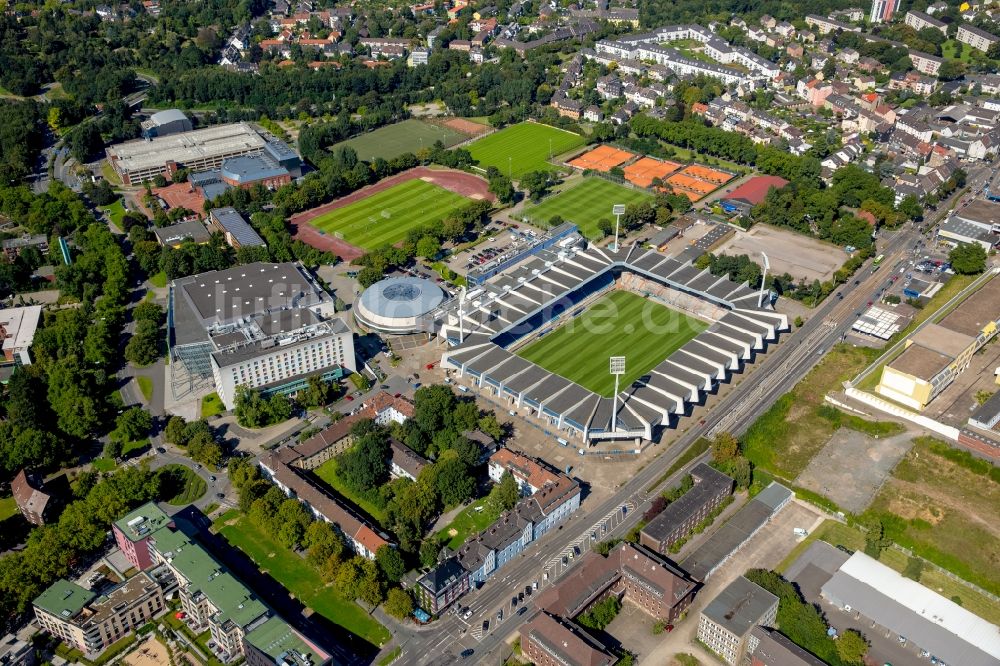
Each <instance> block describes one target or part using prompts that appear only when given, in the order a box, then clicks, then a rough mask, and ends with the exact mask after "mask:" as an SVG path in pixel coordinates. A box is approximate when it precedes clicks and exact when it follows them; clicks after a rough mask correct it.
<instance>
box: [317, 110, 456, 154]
mask: <svg viewBox="0 0 1000 666" xmlns="http://www.w3.org/2000/svg"><path fill="white" fill-rule="evenodd" d="M468 138H469V137H468V136H467V135H465V134H463V133H462V132H459V131H457V130H453V129H451V128H448V127H438V126H437V125H432V124H430V123H425V122H424V121H422V120H416V119H413V118H410V119H408V120H404V121H402V122H399V123H394V124H392V125H386V126H385V127H380V128H378V129H377V130H374V131H371V132H368V133H367V134H362V135H361V136H356V137H354V138H352V139H347V140H346V141H341V142H340V143H336V144H334V145H332V146H330V150H331V151H336V150H337V149H339V148H344V147H348V146H349V147H351V148H353V149H354V152H356V153H357V154H358V157H359V158H360V159H363V160H367V161H372V160H374V159H375V158H376V157H381V158H382V159H385V160H391V159H393V158H394V157H399V156H400V155H402V154H403V153H416V152H417V151H418V150H420V149H421V148H430V147H431V146H433V145H434V142H435V141H440V142H441V143H443V144H444V147H445V148H450V147H451V146H454V145H455V144H457V143H461V142H463V141H465V140H466V139H468Z"/></svg>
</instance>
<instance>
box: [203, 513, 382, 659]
mask: <svg viewBox="0 0 1000 666" xmlns="http://www.w3.org/2000/svg"><path fill="white" fill-rule="evenodd" d="M215 526H216V527H217V528H219V531H220V532H221V533H222V535H223V536H224V537H225V538H226V539H227V540H228V541H229V543H231V544H232V545H233V546H235V547H237V548H239V549H240V550H242V551H243V552H244V553H246V554H247V555H248V556H249V557H250V558H251V559H252V560H253V561H254V562H256V563H257V565H258V566H259V567H260V568H261V569H262V570H265V571H266V572H267V573H269V574H270V575H271V576H272V577H273V578H274V579H275V580H276V581H278V582H279V583H280V584H281V585H282V586H283V587H285V588H286V589H287V590H288V591H289V592H291V593H292V594H294V595H295V597H296V598H297V599H300V600H301V601H302V603H304V604H305V605H306V606H308V607H309V608H311V609H312V610H313V611H314V612H317V613H319V614H320V615H322V616H323V617H325V618H326V619H328V620H329V621H331V622H333V623H334V624H336V625H338V626H341V627H343V628H344V629H346V630H348V631H350V632H351V633H353V634H356V635H357V636H360V637H361V638H363V639H364V640H366V641H368V642H369V643H371V644H372V645H375V646H381V645H383V644H385V642H386V641H388V640H389V638H390V636H389V632H388V631H386V629H385V627H383V626H382V625H381V624H379V623H378V622H377V621H376V620H375V619H374V618H372V617H371V616H370V615H368V613H366V612H365V611H364V609H362V608H361V607H360V606H358V605H357V604H356V603H354V601H353V600H350V599H345V598H344V597H342V596H341V595H340V594H339V593H338V591H337V588H335V587H328V586H327V585H325V584H324V583H323V581H322V580H321V579H320V577H319V575H318V574H317V573H316V570H315V569H313V568H312V567H310V566H309V564H308V563H306V561H305V560H303V559H302V558H301V557H299V556H297V555H295V554H294V553H292V552H291V551H289V550H288V549H286V548H284V547H282V546H281V545H279V544H277V543H275V542H274V541H273V540H272V539H271V538H270V537H269V536H267V535H266V534H264V532H262V531H261V530H260V529H259V528H258V527H257V526H256V525H254V524H253V523H252V522H251V521H249V520H247V519H246V517H242V516H240V515H239V513H238V512H237V511H235V510H234V511H229V512H227V513H225V514H223V515H222V517H221V518H219V519H218V520H217V521H215Z"/></svg>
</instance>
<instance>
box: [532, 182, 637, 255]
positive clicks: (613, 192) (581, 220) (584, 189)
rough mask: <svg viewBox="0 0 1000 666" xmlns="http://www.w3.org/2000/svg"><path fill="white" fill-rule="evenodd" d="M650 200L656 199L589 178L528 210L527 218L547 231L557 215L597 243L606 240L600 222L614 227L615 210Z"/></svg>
mask: <svg viewBox="0 0 1000 666" xmlns="http://www.w3.org/2000/svg"><path fill="white" fill-rule="evenodd" d="M648 199H652V196H651V195H650V194H647V193H646V192H643V191H641V190H633V189H629V188H627V187H622V186H621V185H616V184H615V183H612V182H609V181H607V180H604V179H603V178H585V179H584V180H583V182H582V183H580V184H579V185H576V186H574V187H571V188H570V189H568V190H566V191H565V192H560V193H559V194H556V195H555V196H552V197H549V198H548V199H546V200H545V201H543V202H542V203H540V204H538V205H537V206H532V207H531V208H529V209H527V210H526V211H524V216H525V217H526V218H528V220H526V221H528V222H530V223H532V224H540V225H541V226H543V227H545V226H548V223H549V220H551V219H552V217H553V216H554V215H558V216H559V217H561V218H562V219H563V220H564V221H566V222H575V223H576V225H577V226H578V227H580V232H581V233H583V235H585V236H586V237H587V238H592V239H595V240H596V239H599V238H601V237H602V236H603V234H601V232H600V231H599V230H598V229H597V221H598V220H600V219H601V218H602V217H604V218H607V219H608V220H610V221H611V222H612V223H613V222H614V221H615V216H614V215H612V214H611V207H612V206H614V205H615V204H625V205H626V206H627V205H629V204H635V203H639V202H641V201H646V200H648Z"/></svg>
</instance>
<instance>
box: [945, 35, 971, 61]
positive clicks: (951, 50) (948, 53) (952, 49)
mask: <svg viewBox="0 0 1000 666" xmlns="http://www.w3.org/2000/svg"><path fill="white" fill-rule="evenodd" d="M963 47H964V48H963ZM971 53H972V47H971V46H967V45H965V44H962V43H961V42H959V41H958V40H956V39H949V40H948V41H946V42H944V43H943V44H941V55H943V56H944V57H945V58H950V59H952V60H961V61H962V62H969V56H970V55H971ZM959 54H960V55H959Z"/></svg>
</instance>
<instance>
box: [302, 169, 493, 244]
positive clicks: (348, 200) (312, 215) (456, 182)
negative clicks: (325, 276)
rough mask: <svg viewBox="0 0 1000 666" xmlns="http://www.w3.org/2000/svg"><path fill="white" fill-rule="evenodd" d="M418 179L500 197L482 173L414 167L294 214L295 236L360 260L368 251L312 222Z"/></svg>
mask: <svg viewBox="0 0 1000 666" xmlns="http://www.w3.org/2000/svg"><path fill="white" fill-rule="evenodd" d="M414 178H420V179H422V180H426V181H428V182H430V183H434V184H435V185H438V186H440V187H443V188H444V189H446V190H450V191H452V192H455V193H456V194H461V195H462V196H464V197H469V198H470V199H489V200H490V201H496V197H495V196H493V194H492V193H491V192H490V191H489V183H487V182H486V180H485V179H483V178H480V177H479V176H474V175H472V174H471V173H466V172H464V171H456V170H454V169H428V168H427V167H414V168H413V169H409V170H408V171H404V172H402V173H398V174H396V175H395V176H390V177H389V178H385V179H384V180H380V181H379V182H377V183H375V184H374V185H368V186H366V187H362V188H361V189H360V190H358V191H357V192H352V193H351V194H348V195H347V196H346V197H341V198H340V199H337V200H336V201H331V202H330V203H328V204H323V205H322V206H317V207H316V208H311V209H309V210H305V211H302V212H301V213H296V214H295V215H292V217H290V218H289V220H288V223H289V225H290V226H291V233H292V237H293V238H295V239H296V240H300V241H302V242H303V243H307V244H309V245H312V246H313V247H314V248H316V249H318V250H323V251H324V252H332V253H334V254H336V255H337V256H338V257H340V258H341V259H342V260H344V261H351V260H352V259H357V258H358V257H360V256H361V255H363V254H364V253H365V252H366V250H365V249H364V248H360V247H357V246H355V245H351V244H350V243H348V242H347V241H344V240H341V239H339V238H336V237H335V236H332V235H328V234H323V233H320V231H319V230H318V229H317V228H316V227H314V226H312V225H311V224H309V222H310V221H312V220H314V219H316V218H317V217H319V216H321V215H325V214H327V213H329V212H330V211H331V210H337V209H338V208H343V207H344V206H349V205H351V204H352V203H355V202H357V201H361V200H362V199H365V198H367V197H370V196H371V195H373V194H377V193H378V192H381V191H383V190H387V189H389V188H390V187H393V186H395V185H399V184H400V183H405V182H406V181H408V180H413V179H414Z"/></svg>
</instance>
